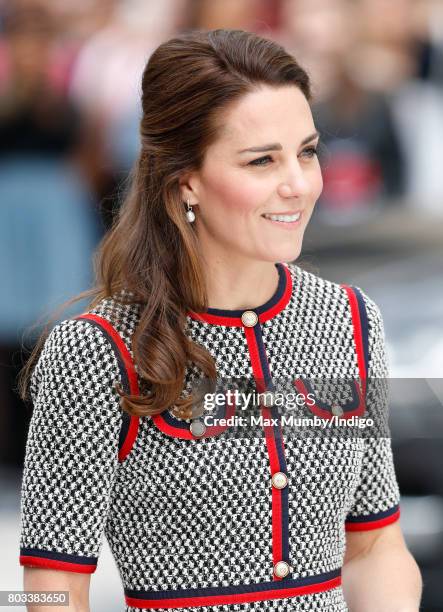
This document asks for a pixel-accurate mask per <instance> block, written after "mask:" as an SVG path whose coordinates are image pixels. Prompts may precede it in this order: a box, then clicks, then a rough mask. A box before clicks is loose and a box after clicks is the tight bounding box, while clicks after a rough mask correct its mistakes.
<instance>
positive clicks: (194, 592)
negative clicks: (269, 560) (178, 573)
mask: <svg viewBox="0 0 443 612" xmlns="http://www.w3.org/2000/svg"><path fill="white" fill-rule="evenodd" d="M340 575H341V568H339V569H335V570H332V571H330V572H325V573H324V574H316V575H315V576H308V577H306V578H289V579H284V580H279V581H275V580H272V581H271V582H259V583H257V584H239V585H231V586H224V587H205V588H202V589H177V590H171V589H170V590H167V591H136V590H134V589H124V593H125V595H126V596H127V597H135V598H138V599H157V600H162V599H170V598H171V599H181V598H186V597H211V596H213V595H240V594H242V593H262V592H266V591H275V590H278V591H280V590H281V591H284V590H285V589H293V588H294V587H301V586H308V585H310V584H317V583H321V582H326V581H328V580H332V579H333V578H337V577H338V576H340Z"/></svg>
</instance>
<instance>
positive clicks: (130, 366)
mask: <svg viewBox="0 0 443 612" xmlns="http://www.w3.org/2000/svg"><path fill="white" fill-rule="evenodd" d="M74 318H75V319H90V320H91V321H95V322H96V323H98V324H99V325H100V326H101V327H103V329H104V330H105V331H106V332H107V333H108V334H109V336H110V337H111V338H112V340H113V341H114V342H115V344H116V346H117V348H118V350H119V353H120V356H121V359H122V360H123V363H124V365H125V368H126V372H127V374H128V381H129V391H130V393H131V395H139V394H140V390H139V386H138V379H137V372H136V371H135V367H134V363H133V360H132V357H131V354H130V352H129V351H128V348H127V346H126V344H125V343H124V342H123V339H122V337H121V336H120V334H119V333H118V332H117V330H116V329H115V328H114V327H113V326H112V325H111V324H110V323H109V321H107V320H106V319H105V318H103V317H100V316H98V315H95V314H91V313H85V314H82V315H80V316H78V317H74ZM130 418H131V420H130V424H129V429H128V433H127V434H126V438H125V441H124V442H123V444H122V446H121V448H120V450H119V453H118V459H119V461H123V459H124V458H125V457H126V456H127V455H128V453H129V452H130V450H131V449H132V447H133V445H134V442H135V439H136V438H137V433H138V428H139V422H140V418H139V417H138V416H134V415H130Z"/></svg>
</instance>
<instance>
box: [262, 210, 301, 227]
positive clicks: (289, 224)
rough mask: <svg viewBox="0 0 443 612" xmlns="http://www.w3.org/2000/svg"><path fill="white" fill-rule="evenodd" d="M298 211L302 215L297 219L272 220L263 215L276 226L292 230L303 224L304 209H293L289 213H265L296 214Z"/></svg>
mask: <svg viewBox="0 0 443 612" xmlns="http://www.w3.org/2000/svg"><path fill="white" fill-rule="evenodd" d="M296 213H300V216H299V218H298V219H297V221H272V220H271V219H267V218H266V217H263V215H262V217H263V219H264V220H265V221H267V222H268V223H272V224H273V225H275V227H279V228H280V229H283V230H292V229H296V228H297V227H298V226H299V225H300V224H301V221H302V219H303V211H302V210H293V211H291V212H287V213H263V214H267V215H295V214H296Z"/></svg>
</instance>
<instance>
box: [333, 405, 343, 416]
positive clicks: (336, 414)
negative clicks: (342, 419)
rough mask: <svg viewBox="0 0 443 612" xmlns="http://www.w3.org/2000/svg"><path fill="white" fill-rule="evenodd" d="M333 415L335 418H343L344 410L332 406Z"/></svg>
mask: <svg viewBox="0 0 443 612" xmlns="http://www.w3.org/2000/svg"><path fill="white" fill-rule="evenodd" d="M332 414H333V415H334V416H341V415H342V414H343V408H341V406H337V405H336V404H334V406H332Z"/></svg>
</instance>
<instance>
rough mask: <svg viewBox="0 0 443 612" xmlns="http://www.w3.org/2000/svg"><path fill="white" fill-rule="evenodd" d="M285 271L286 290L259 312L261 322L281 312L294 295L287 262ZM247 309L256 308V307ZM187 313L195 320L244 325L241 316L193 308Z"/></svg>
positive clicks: (215, 323)
mask: <svg viewBox="0 0 443 612" xmlns="http://www.w3.org/2000/svg"><path fill="white" fill-rule="evenodd" d="M283 267H284V273H285V277H286V278H285V285H286V286H285V290H284V292H283V295H282V296H281V297H280V299H279V300H278V301H277V302H276V304H274V305H273V306H271V307H270V308H267V309H266V310H265V311H263V312H261V313H260V314H258V320H259V322H260V323H264V322H265V321H268V320H269V319H272V317H275V315H277V314H278V313H279V312H281V311H282V310H283V309H284V308H285V307H286V306H287V305H288V302H289V300H290V299H291V295H292V277H291V273H290V271H289V268H288V266H287V265H286V264H283ZM245 310H254V308H251V309H248V308H245ZM187 315H188V316H189V317H191V319H194V320H195V321H203V322H204V323H211V324H212V325H225V326H231V327H243V322H242V320H241V316H239V317H231V316H227V315H226V316H225V315H214V314H210V313H207V312H194V311H193V310H188V312H187Z"/></svg>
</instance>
